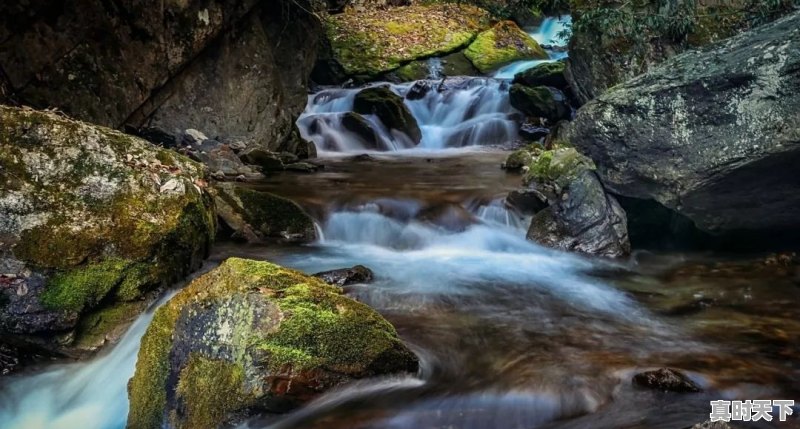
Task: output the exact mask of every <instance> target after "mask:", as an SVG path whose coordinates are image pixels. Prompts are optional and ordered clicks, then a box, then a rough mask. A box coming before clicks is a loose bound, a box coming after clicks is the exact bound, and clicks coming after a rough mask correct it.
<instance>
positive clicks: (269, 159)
mask: <svg viewBox="0 0 800 429" xmlns="http://www.w3.org/2000/svg"><path fill="white" fill-rule="evenodd" d="M239 159H241V160H242V162H244V163H245V164H250V165H256V166H258V167H260V168H261V171H263V172H264V173H269V172H274V171H281V170H283V161H281V157H280V155H278V154H277V153H275V152H270V151H268V150H266V149H263V148H252V149H248V150H246V151H244V152H242V153H240V154H239Z"/></svg>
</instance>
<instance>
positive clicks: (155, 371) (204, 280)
mask: <svg viewBox="0 0 800 429" xmlns="http://www.w3.org/2000/svg"><path fill="white" fill-rule="evenodd" d="M417 365H418V364H417V359H416V357H415V356H414V355H413V354H412V353H411V352H410V351H409V350H408V349H407V348H406V347H405V346H404V345H403V343H402V342H401V341H400V339H399V338H398V336H397V333H396V331H395V330H394V328H393V327H392V325H391V324H389V322H387V321H386V320H385V319H383V317H381V316H380V315H379V314H378V313H376V312H375V311H374V310H372V309H371V308H369V307H367V306H366V305H364V304H361V303H359V302H356V301H354V300H352V299H350V298H347V297H345V296H344V295H342V291H341V289H340V288H338V287H335V286H331V285H328V284H326V283H324V282H323V281H321V280H319V279H317V278H314V277H310V276H306V275H304V274H302V273H300V272H298V271H294V270H289V269H286V268H282V267H279V266H277V265H273V264H270V263H267V262H257V261H251V260H245V259H238V258H231V259H228V260H226V261H225V262H223V263H222V264H221V265H220V266H219V267H218V268H216V269H214V270H213V271H211V272H209V273H207V274H205V275H203V276H201V277H199V278H197V279H196V280H195V281H193V282H192V283H191V284H190V285H189V286H187V287H186V288H185V289H184V290H182V291H181V292H179V293H178V294H177V295H176V296H175V297H174V298H173V299H172V300H170V301H169V302H168V303H167V304H165V305H164V306H163V307H162V308H160V309H159V310H158V311H157V312H156V314H155V317H154V319H153V322H152V323H151V325H150V327H149V328H148V329H147V333H146V334H145V336H144V337H143V339H142V346H141V349H140V350H139V359H138V361H137V363H136V373H135V375H134V377H133V379H132V380H131V382H130V384H129V396H130V403H131V407H130V410H131V412H130V416H129V418H128V425H127V427H128V428H130V429H158V428H161V427H163V426H164V425H165V424H168V425H169V426H170V427H174V428H176V429H181V428H186V429H188V428H191V429H211V428H216V427H218V426H219V425H220V424H221V423H222V422H224V421H226V420H227V419H228V418H230V417H231V416H233V415H234V414H237V415H242V414H246V413H247V412H248V410H251V409H260V410H266V411H271V412H282V411H287V410H289V409H291V408H294V407H296V406H298V405H300V404H302V403H304V402H306V401H308V400H310V399H312V398H314V397H315V396H317V395H318V394H320V393H322V392H324V391H326V390H328V389H330V388H332V387H334V386H337V385H339V384H342V383H346V382H348V381H351V380H354V379H358V378H363V377H369V376H375V375H378V374H388V373H396V372H414V371H416V370H417Z"/></svg>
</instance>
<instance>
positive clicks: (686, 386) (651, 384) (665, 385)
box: [632, 368, 703, 393]
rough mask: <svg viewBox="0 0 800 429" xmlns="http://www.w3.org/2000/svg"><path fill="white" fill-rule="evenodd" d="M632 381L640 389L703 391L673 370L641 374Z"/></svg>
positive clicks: (666, 369) (681, 391) (689, 379)
mask: <svg viewBox="0 0 800 429" xmlns="http://www.w3.org/2000/svg"><path fill="white" fill-rule="evenodd" d="M632 381H633V384H635V385H637V386H639V387H644V388H648V389H655V390H661V391H664V392H679V393H692V392H700V391H702V390H703V389H701V388H700V386H698V385H697V384H696V383H695V382H694V381H692V379H691V378H689V377H687V376H686V375H685V374H683V373H682V372H680V371H676V370H674V369H672V368H660V369H657V370H654V371H645V372H640V373H638V374H636V375H634V376H633V380H632Z"/></svg>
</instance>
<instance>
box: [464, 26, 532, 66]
mask: <svg viewBox="0 0 800 429" xmlns="http://www.w3.org/2000/svg"><path fill="white" fill-rule="evenodd" d="M464 55H466V56H467V58H469V60H470V61H472V64H474V65H475V67H476V68H477V69H478V70H480V71H481V73H489V72H491V71H494V70H497V69H498V68H500V67H502V66H504V65H506V64H509V63H512V62H514V61H520V60H533V59H546V58H547V52H545V51H544V49H542V47H541V46H539V43H537V42H536V40H533V38H531V36H529V35H528V34H527V33H525V32H524V31H522V30H521V29H520V28H519V27H518V26H517V24H515V23H514V22H513V21H502V22H499V23H497V24H495V26H494V27H492V28H491V29H489V30H486V31H484V32H483V33H481V34H479V35H478V37H477V38H476V39H475V40H474V41H473V42H472V43H471V44H470V45H469V47H467V50H466V51H464Z"/></svg>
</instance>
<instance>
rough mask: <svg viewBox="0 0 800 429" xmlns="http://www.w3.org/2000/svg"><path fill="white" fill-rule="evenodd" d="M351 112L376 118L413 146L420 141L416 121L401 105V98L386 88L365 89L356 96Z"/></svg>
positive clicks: (420, 137)
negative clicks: (402, 135) (405, 136)
mask: <svg viewBox="0 0 800 429" xmlns="http://www.w3.org/2000/svg"><path fill="white" fill-rule="evenodd" d="M353 111H354V112H356V113H360V114H362V115H375V116H377V117H378V118H379V119H380V120H381V122H383V124H384V125H385V126H386V128H389V129H392V130H397V131H400V132H402V133H404V134H405V135H407V136H408V137H409V138H411V140H412V141H413V142H414V143H415V144H419V142H420V140H422V131H420V129H419V125H418V124H417V120H416V119H415V118H414V116H413V115H412V114H411V112H410V111H409V110H408V108H407V107H406V106H405V104H403V98H402V97H400V96H399V95H397V94H395V93H394V92H392V90H390V89H389V88H388V87H386V86H376V87H372V88H367V89H364V90H362V91H360V92H359V93H358V94H356V97H355V99H354V100H353Z"/></svg>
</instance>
